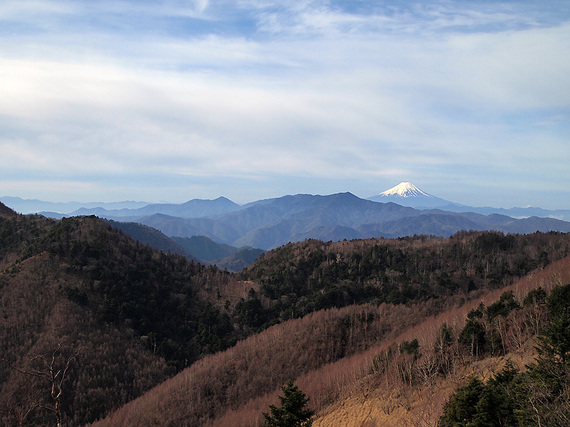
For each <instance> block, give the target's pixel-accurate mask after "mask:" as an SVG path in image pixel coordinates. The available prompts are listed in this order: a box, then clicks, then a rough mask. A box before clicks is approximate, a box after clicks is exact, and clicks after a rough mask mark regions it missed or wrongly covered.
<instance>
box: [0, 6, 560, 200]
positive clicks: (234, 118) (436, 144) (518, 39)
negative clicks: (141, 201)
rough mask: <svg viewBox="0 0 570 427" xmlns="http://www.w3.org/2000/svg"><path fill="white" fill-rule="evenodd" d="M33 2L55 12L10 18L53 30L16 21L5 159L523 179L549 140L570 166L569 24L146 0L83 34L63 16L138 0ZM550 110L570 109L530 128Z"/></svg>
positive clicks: (4, 114) (555, 157)
mask: <svg viewBox="0 0 570 427" xmlns="http://www.w3.org/2000/svg"><path fill="white" fill-rule="evenodd" d="M18 4H19V3H18ZM31 5H32V4H31V3H29V4H28V6H31ZM35 5H36V6H37V9H36V12H35V13H36V15H41V14H43V18H46V19H45V20H44V23H42V24H41V25H40V23H39V20H38V18H37V17H35V16H31V17H26V16H24V15H25V14H24V13H23V9H22V8H21V7H20V6H18V5H17V4H16V2H9V3H5V4H3V5H2V6H0V15H1V16H3V18H4V20H8V21H10V20H13V21H18V20H26V19H28V20H29V22H31V23H36V22H37V23H38V25H40V26H43V28H47V29H49V30H48V31H47V32H46V33H45V34H42V35H41V37H39V36H38V34H33V33H30V34H26V33H25V32H24V33H23V34H16V35H10V34H7V33H0V51H1V52H3V54H0V121H1V123H2V124H3V126H2V128H3V131H0V149H2V153H3V159H2V160H1V161H0V163H2V165H3V166H5V167H10V168H11V169H9V170H10V171H12V172H10V173H13V171H15V170H17V169H19V170H26V166H18V167H16V166H14V165H28V166H27V167H28V168H29V170H33V171H34V173H41V171H45V173H46V174H49V175H52V174H54V173H57V172H58V171H59V173H62V174H67V175H68V176H78V175H80V174H81V173H82V172H84V173H88V174H93V175H95V174H102V175H103V176H105V175H107V176H115V175H117V174H120V175H129V174H132V175H133V176H134V175H135V174H136V175H137V176H140V171H148V172H149V173H153V174H161V175H163V176H169V174H171V176H173V177H176V176H186V177H207V176H232V177H236V176H242V177H249V178H251V177H252V176H260V175H261V176H271V175H273V174H275V175H276V176H289V177H292V176H297V177H311V178H312V179H321V178H322V179H328V180H337V181H338V180H340V179H351V178H354V177H361V178H362V180H364V181H366V180H369V181H368V182H370V180H372V179H375V178H381V177H385V178H386V179H388V178H392V177H395V176H397V175H402V176H401V178H402V179H406V178H407V177H406V176H403V175H405V174H415V175H414V176H422V174H424V176H430V174H432V176H433V174H434V172H433V171H435V170H439V171H441V173H445V174H447V177H448V178H447V179H450V178H449V177H458V175H459V174H460V173H462V172H465V171H467V170H469V166H473V167H474V170H476V169H477V168H479V172H478V173H479V174H481V170H485V171H492V172H493V174H494V175H493V176H503V177H504V176H505V175H507V174H508V175H510V176H511V178H510V179H517V176H518V175H517V174H520V173H521V172H520V171H519V170H518V169H521V168H524V167H528V166H529V164H531V163H532V160H531V159H532V157H533V156H535V155H539V158H540V159H541V161H544V162H551V163H552V165H551V166H550V167H548V169H549V170H551V171H558V170H559V169H560V165H561V162H562V161H563V159H564V158H568V155H569V154H570V153H568V148H566V145H561V144H559V142H558V139H557V135H555V134H552V133H551V132H554V131H552V130H550V129H551V128H553V127H557V128H558V129H559V128H560V127H561V126H564V125H565V120H564V119H560V117H562V118H567V117H568V114H569V111H568V110H569V107H570V106H569V101H568V100H569V99H570V83H569V81H568V78H567V76H568V75H570V60H569V59H568V56H567V55H565V54H563V53H565V52H568V51H570V42H569V40H570V24H569V23H561V24H557V25H548V26H547V25H537V24H535V23H534V21H533V19H532V16H524V15H523V16H522V17H521V16H519V15H517V14H516V13H515V14H507V13H506V12H505V10H499V11H498V12H483V11H482V10H481V9H479V10H477V8H476V7H474V8H472V9H469V10H458V9H450V8H449V7H451V6H449V4H446V5H447V6H446V7H445V8H444V7H442V6H440V7H438V8H434V7H427V8H426V7H417V8H409V9H407V10H400V11H396V12H395V13H391V14H388V13H384V11H375V10H373V11H372V12H371V13H369V14H368V15H365V14H363V13H352V12H348V11H346V10H345V9H343V8H342V7H341V6H339V5H337V6H336V7H328V6H327V3H326V2H312V1H307V2H295V3H284V2H278V1H275V2H252V1H248V2H240V3H239V6H240V7H241V8H242V9H240V10H236V9H231V3H223V2H222V3H220V2H210V3H209V2H207V1H168V2H162V3H160V4H159V6H156V7H157V9H156V13H157V16H158V17H163V18H164V19H167V20H168V19H170V18H172V17H176V18H177V19H178V18H184V17H187V18H188V17H191V18H192V19H193V20H195V19H199V20H204V21H202V23H204V22H206V21H207V22H217V23H220V22H222V23H224V25H229V24H228V23H231V19H237V18H236V17H237V16H240V14H243V13H245V12H244V11H245V9H246V7H247V8H249V9H248V13H249V15H248V17H249V18H251V17H255V18H257V19H260V21H258V22H257V25H258V26H257V31H256V29H255V28H252V27H248V29H247V30H244V31H241V32H240V29H239V28H237V29H233V30H232V31H228V32H224V31H213V32H208V31H205V32H204V31H202V32H200V31H197V32H195V31H194V30H192V31H190V32H189V33H187V34H186V33H184V32H178V33H177V32H176V31H171V30H170V29H169V30H164V28H166V27H165V26H164V25H165V24H164V23H163V24H162V25H163V27H162V28H163V29H162V30H159V31H157V30H156V29H154V28H151V27H152V25H150V22H151V21H148V20H147V19H148V18H149V16H150V14H151V12H152V11H155V10H154V9H151V6H149V4H148V3H147V4H145V5H142V6H137V8H138V10H137V13H135V15H136V19H137V20H140V23H139V24H136V28H137V30H139V31H140V36H138V37H132V34H131V33H128V35H125V32H124V29H123V28H121V27H120V26H118V27H117V28H115V27H114V26H113V25H109V26H101V25H100V22H99V23H97V24H90V26H89V28H87V29H86V31H84V32H82V33H81V34H82V38H79V37H78V36H77V34H78V29H77V28H71V29H69V30H67V29H66V28H65V26H61V22H60V17H61V16H62V15H68V14H77V15H79V16H80V18H81V19H79V21H83V20H84V18H85V17H86V16H88V14H89V13H93V11H94V10H95V9H94V8H96V9H97V10H102V11H104V12H105V13H107V14H108V15H109V16H111V15H113V16H114V19H117V20H119V22H122V21H121V20H122V19H124V17H122V15H125V17H126V16H127V12H128V8H129V6H131V7H132V6H133V5H132V3H129V2H115V3H113V5H112V4H111V3H100V4H99V3H98V4H97V5H92V6H90V7H91V9H89V8H88V12H85V11H83V10H80V9H81V8H80V7H79V6H76V7H75V8H74V9H70V6H69V3H67V2H66V3H61V2H47V1H46V2H36V3H35ZM66 5H67V6H66ZM224 5H225V7H227V8H229V9H230V11H228V10H225V11H222V10H221V9H223V7H224ZM64 6H66V7H64ZM18 7H20V10H18ZM232 11H233V12H232ZM381 12H382V13H381ZM32 15H33V14H32ZM66 19H67V20H71V21H72V19H70V18H69V17H67V18H66ZM113 22H114V21H113ZM239 22H241V18H240V21H239ZM248 22H249V21H248ZM191 23H192V24H195V23H196V22H195V21H191ZM129 25H131V24H129ZM133 25H134V24H133ZM186 25H190V24H189V23H186ZM204 25H206V24H204ZM236 25H237V26H238V27H239V25H244V26H246V25H250V23H244V24H239V23H238V24H236ZM501 25H504V27H505V28H506V30H502V31H499V30H498V29H497V27H500V26H501ZM486 26H492V27H493V30H492V31H483V30H482V29H481V28H485V27H486ZM465 30H468V31H465ZM129 31H130V30H129ZM251 32H253V33H251ZM535 110H540V111H545V112H548V114H546V113H542V114H541V115H540V119H536V120H531V121H529V123H523V124H522V125H521V126H523V128H524V129H523V130H522V131H524V132H526V133H527V134H528V135H527V137H526V139H525V141H524V143H522V144H518V143H517V141H521V139H520V138H519V137H518V135H517V134H516V132H515V133H513V129H512V128H513V124H512V120H513V117H515V116H517V115H519V114H533V113H532V112H533V111H535ZM533 117H534V116H533ZM545 117H546V118H548V117H558V118H559V119H557V120H556V121H555V122H554V124H553V125H551V126H548V127H547V126H540V128H541V129H542V131H541V132H540V133H538V131H536V129H535V130H532V131H530V130H529V129H527V127H528V126H530V125H532V123H546V122H547V120H546V119H545ZM548 122H549V123H553V122H552V120H549V121H548ZM566 123H567V121H566ZM535 127H537V126H535ZM518 132H521V130H520V129H519V130H518ZM517 144H518V145H517ZM532 144H541V145H542V146H547V147H549V148H550V150H542V151H541V152H540V153H537V152H536V150H534V149H531V148H530V146H531V145H532ZM513 150H516V151H517V155H516V156H512V155H511V153H512V151H513ZM509 155H511V158H516V159H517V160H520V161H521V162H522V163H521V164H522V165H523V166H520V165H517V164H516V162H511V161H508V158H509ZM501 168H502V169H504V170H505V172H504V173H503V175H501V172H500V171H499V170H500V169H501ZM5 171H8V169H5ZM62 171H65V172H62ZM6 173H8V172H5V174H6ZM538 175H540V174H538ZM538 175H537V179H538ZM0 176H2V175H0ZM4 176H5V175H4ZM542 176H543V177H544V178H541V179H546V178H548V179H552V178H553V175H552V174H550V173H547V172H544V174H543V175H542ZM371 177H375V178H371ZM489 177H490V178H489V179H492V177H491V175H489ZM249 178H248V179H249ZM173 179H175V178H173ZM443 181H445V180H444V179H442V182H443ZM390 183H391V181H390ZM374 191H376V188H375V189H374ZM374 191H372V193H373V192H374ZM211 196H212V197H214V196H217V194H212V195H211Z"/></svg>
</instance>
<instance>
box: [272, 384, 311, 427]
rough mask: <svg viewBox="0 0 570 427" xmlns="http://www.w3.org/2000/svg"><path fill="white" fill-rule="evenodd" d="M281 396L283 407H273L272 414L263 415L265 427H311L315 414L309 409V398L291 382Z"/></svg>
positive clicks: (284, 388) (283, 389)
mask: <svg viewBox="0 0 570 427" xmlns="http://www.w3.org/2000/svg"><path fill="white" fill-rule="evenodd" d="M281 390H282V391H283V396H279V400H280V401H281V407H277V406H275V405H271V406H270V407H269V409H270V410H271V414H267V413H263V416H264V418H265V424H264V426H265V427H310V426H312V425H313V421H312V417H313V415H314V412H313V411H312V410H311V409H309V408H308V407H307V403H308V402H309V398H308V397H307V396H306V395H305V393H303V391H302V390H301V389H299V387H298V386H297V385H295V384H294V383H293V381H291V380H289V381H288V382H287V384H285V385H284V386H283V387H282V388H281Z"/></svg>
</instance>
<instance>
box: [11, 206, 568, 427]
mask: <svg viewBox="0 0 570 427" xmlns="http://www.w3.org/2000/svg"><path fill="white" fill-rule="evenodd" d="M0 207H1V208H2V209H1V214H0V295H1V299H0V303H1V307H2V315H3V322H2V323H0V340H1V343H2V346H3V353H2V356H1V357H2V364H1V365H0V387H1V389H2V392H1V393H0V416H1V417H2V423H3V424H7V425H42V424H49V423H55V422H56V419H58V418H60V419H61V420H62V422H63V423H67V424H73V425H81V424H85V423H88V422H92V421H94V420H96V419H99V418H102V417H104V416H105V415H106V414H108V413H109V412H110V411H112V410H113V409H116V408H117V407H119V406H121V405H122V404H123V403H125V402H127V401H130V400H132V399H134V398H136V397H137V396H140V395H141V394H142V393H144V392H145V391H147V390H149V389H150V388H151V387H153V386H156V385H158V384H161V383H162V382H163V380H165V379H166V378H167V377H170V376H172V375H174V374H176V373H177V372H179V371H181V370H182V369H184V368H185V367H189V368H188V369H202V368H200V367H208V366H217V368H216V369H217V371H211V370H208V369H210V368H207V369H206V370H203V371H199V372H201V373H200V374H199V375H198V374H196V375H197V376H196V375H195V374H194V373H193V372H195V371H192V370H190V371H184V372H189V373H190V375H191V377H192V376H193V377H192V378H194V377H196V378H197V377H201V378H202V377H203V378H206V379H207V383H205V384H202V383H201V384H199V385H196V386H195V385H193V383H192V381H193V380H192V381H190V380H188V379H186V380H185V381H186V382H185V383H177V382H176V381H174V382H173V380H171V381H169V382H166V383H164V384H163V385H162V386H161V387H162V388H159V389H156V390H163V391H164V393H166V395H169V396H171V397H172V399H173V401H174V402H178V403H176V405H178V404H179V403H182V402H186V403H185V404H184V405H182V406H181V407H177V409H176V410H174V409H173V410H172V411H165V410H164V408H165V407H162V409H157V408H155V409H150V408H153V406H152V405H149V406H148V408H149V410H151V412H152V414H147V413H145V412H144V411H142V412H140V413H141V416H142V417H143V418H144V417H147V416H151V417H154V418H153V419H156V420H157V423H158V424H168V422H167V420H166V419H165V418H164V417H166V416H172V417H173V418H172V423H174V424H179V421H180V422H182V424H184V423H188V424H189V425H199V424H202V422H210V421H212V420H214V419H215V418H216V417H217V416H219V415H221V414H223V413H225V412H226V411H227V410H228V408H230V407H232V408H234V409H236V408H238V407H239V406H240V405H241V404H244V405H247V404H248V402H249V401H250V400H251V399H254V398H258V397H262V396H263V395H265V394H266V393H269V394H271V393H273V391H274V390H277V389H278V388H279V387H280V386H281V384H282V383H283V382H285V380H286V379H288V378H296V377H298V376H300V375H311V372H313V371H314V370H315V369H316V370H318V369H321V368H323V367H325V366H326V365H327V364H329V363H336V362H338V363H341V362H342V361H344V360H347V359H346V358H347V357H351V356H355V357H356V355H358V354H360V352H363V351H367V349H370V348H372V347H374V346H376V345H381V344H382V343H383V342H384V341H385V340H386V339H395V338H396V334H398V333H400V332H404V331H405V330H406V328H408V327H411V326H412V325H415V324H419V323H421V322H422V320H423V319H424V318H425V316H426V315H428V314H435V313H438V312H441V311H442V310H444V309H447V308H448V307H452V306H453V305H454V304H455V303H456V302H459V301H461V299H464V300H465V301H467V302H469V300H470V299H472V298H473V297H474V296H478V295H481V293H482V292H486V289H494V288H501V287H504V286H506V285H510V284H511V283H513V282H514V281H516V280H517V278H518V277H521V276H523V275H525V274H527V273H528V272H532V271H537V270H540V269H544V268H551V267H550V264H552V263H556V262H557V260H559V259H561V258H562V257H564V256H566V255H567V254H568V252H569V244H570V243H569V239H568V236H567V235H563V234H559V233H546V234H544V233H535V234H532V235H528V236H518V235H513V236H505V235H503V234H501V233H464V234H459V235H456V236H453V237H452V238H447V239H440V238H425V237H423V238H421V237H418V238H409V239H399V240H389V239H381V240H376V239H372V240H360V241H352V242H348V241H347V242H337V243H323V242H318V241H308V242H304V243H298V244H290V245H287V246H285V247H283V248H279V249H276V250H274V251H272V252H269V253H268V254H266V255H264V256H263V257H261V258H260V259H259V260H258V261H256V263H255V265H254V266H253V267H252V268H251V269H250V270H248V271H247V272H244V273H243V275H241V276H237V275H234V274H230V273H227V272H223V271H219V270H218V269H216V268H214V267H205V266H203V265H201V264H198V263H196V262H193V261H188V260H187V259H186V258H185V257H184V256H181V255H177V254H165V253H162V252H159V251H157V250H154V249H153V248H151V247H150V246H146V245H141V244H140V243H138V242H136V241H134V240H132V239H131V238H130V237H128V235H126V234H125V233H124V232H121V231H119V230H117V229H115V228H113V227H112V226H111V225H110V224H109V223H108V222H106V221H103V220H100V219H98V218H95V217H77V218H68V219H63V220H52V219H47V218H44V217H40V216H22V215H17V214H15V213H14V212H13V211H11V210H9V209H5V207H3V206H1V205H0ZM560 277H562V276H560ZM363 303H367V304H368V305H365V306H363V305H362V304H363ZM402 303H406V304H405V305H404V304H402ZM355 304H356V305H355ZM359 304H360V305H359ZM307 316H308V317H307ZM291 318H296V320H293V321H291V320H288V319H291ZM324 319H328V320H326V321H325V320H324ZM402 319H406V320H405V322H403V323H402ZM286 321H287V322H290V323H287V324H285V323H283V322H286ZM291 322H292V323H291ZM398 322H399V323H398ZM272 325H273V326H272ZM293 325H296V326H293ZM265 330H267V331H266V332H263V331H265ZM259 332H262V334H261V335H258V336H257V335H255V334H256V333H259ZM290 332H291V333H293V332H295V333H294V334H293V335H289V334H290ZM247 337H250V338H249V339H248V340H245V339H246V338H247ZM242 340H245V341H242ZM236 343H238V344H237V345H236ZM248 343H249V344H248ZM251 343H253V344H251ZM256 343H257V344H256ZM263 343H265V344H263ZM278 343H280V344H279V345H286V346H287V348H288V351H287V352H286V351H284V350H283V351H281V350H280V347H279V345H277V344H278ZM312 346H316V347H317V348H318V350H315V351H316V352H309V351H307V350H306V349H308V348H311V347H312ZM226 348H229V350H227V351H228V353H219V355H218V356H207V355H208V354H211V353H215V352H220V351H223V350H224V349H226ZM282 354H288V356H289V357H288V359H289V360H288V362H287V363H288V365H287V367H285V365H284V363H285V362H284V361H283V360H282V359H280V357H282V356H281V355H282ZM224 355H225V356H224ZM254 355H257V356H256V357H261V359H255V361H252V359H250V357H253V356H254ZM204 357H205V358H204ZM217 358H222V359H217ZM209 360H214V361H219V360H224V361H228V362H227V363H226V362H224V363H222V364H220V363H218V362H215V363H214V365H209V362H208V361H209ZM259 361H260V362H259ZM258 362H259V363H258ZM244 370H245V372H249V374H246V373H244ZM57 372H59V374H58V375H57V376H55V377H52V376H51V373H57ZM256 372H257V373H258V374H260V375H261V374H262V377H263V379H260V378H257V377H256V379H253V380H251V381H250V377H249V376H248V375H250V374H254V373H256ZM286 377H287V378H286ZM176 378H178V377H176ZM188 381H190V382H188ZM229 383H232V384H235V385H236V386H238V385H239V388H235V389H231V390H230V389H228V388H227V387H228V384H229ZM169 384H178V385H177V386H176V387H177V388H176V390H177V392H176V393H179V395H176V394H175V395H170V393H171V392H172V389H171V388H170V385H169ZM184 384H189V386H188V387H189V389H191V390H192V391H191V393H194V394H193V395H192V396H194V397H191V398H190V400H186V399H182V400H181V399H180V398H179V396H183V395H185V393H187V392H188V388H186V386H185V385H184ZM54 387H55V388H54ZM59 388H60V389H61V393H55V395H54V396H55V398H54V397H52V395H51V390H52V389H54V390H56V391H57V390H58V389H59ZM246 388H247V390H248V391H247V393H246V392H245V391H244V392H242V391H241V390H242V389H243V390H246ZM184 390H186V391H184ZM232 390H233V391H232ZM160 393H163V392H162V391H160ZM177 396H178V397H177ZM165 399H166V400H165V401H164V402H166V401H168V402H170V400H169V399H170V397H168V398H165ZM189 401H191V402H193V403H192V405H189V404H188V402H189ZM137 405H138V404H137ZM173 405H174V403H173ZM168 414H170V415H168ZM257 415H259V414H257ZM117 416H119V415H117ZM121 416H122V415H121ZM129 417H130V415H129V416H126V418H125V419H126V420H127V419H128V420H130V421H128V422H127V424H129V425H140V424H138V421H137V422H135V421H132V420H131V419H130V418H129ZM161 417H162V419H161ZM142 423H143V424H144V423H145V422H144V420H143V422H142ZM238 424H239V423H238ZM115 425H116V424H115ZM230 425H231V424H230ZM233 425H236V424H235V423H234V424H233Z"/></svg>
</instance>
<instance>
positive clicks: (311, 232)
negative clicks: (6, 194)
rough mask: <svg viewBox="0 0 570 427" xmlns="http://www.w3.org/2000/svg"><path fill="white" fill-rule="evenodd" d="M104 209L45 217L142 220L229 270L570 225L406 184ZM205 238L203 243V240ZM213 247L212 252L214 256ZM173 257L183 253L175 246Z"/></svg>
mask: <svg viewBox="0 0 570 427" xmlns="http://www.w3.org/2000/svg"><path fill="white" fill-rule="evenodd" d="M3 199H8V198H3ZM8 200H9V201H10V202H12V203H14V205H16V206H22V208H24V207H26V205H25V204H24V203H22V202H23V201H21V200H20V201H19V202H18V200H16V199H14V198H9V199H8ZM125 203H126V202H125ZM102 205H103V206H105V207H97V208H94V207H85V208H81V209H77V210H74V211H72V212H66V213H64V214H62V213H58V214H54V213H46V215H48V216H49V215H52V216H54V217H57V218H61V217H62V216H74V215H97V216H99V217H101V218H106V219H109V220H114V221H120V222H122V223H128V222H131V223H132V222H136V223H141V224H144V225H147V226H150V227H152V228H155V229H158V230H160V231H161V232H162V233H163V234H165V235H166V236H168V237H173V238H176V239H177V241H176V242H175V243H172V245H177V246H183V247H184V249H185V250H186V251H190V255H191V256H193V257H195V258H197V259H200V260H201V261H203V262H208V263H213V264H217V265H218V266H224V267H225V266H232V268H233V269H234V270H237V268H238V267H240V266H243V265H247V264H248V259H251V257H252V255H253V254H254V253H255V252H252V251H251V248H257V249H262V250H267V249H272V248H275V247H278V246H281V245H284V244H286V243H288V242H298V241H304V240H306V239H311V238H312V239H319V240H324V241H329V240H330V241H340V240H344V239H347V240H351V239H356V238H360V239H362V238H372V237H386V238H395V237H403V236H412V235H415V234H418V235H419V234H430V235H434V236H441V237H449V236H451V235H453V234H455V233H457V232H458V231H461V230H468V231H469V230H476V231H483V230H495V231H501V232H504V233H533V232H535V231H543V232H546V231H560V232H570V222H567V221H563V220H564V219H566V220H570V211H547V210H544V209H539V208H520V209H519V208H513V209H493V208H471V207H469V206H461V205H459V204H456V203H452V202H449V201H447V200H443V199H441V198H438V197H436V196H433V195H431V194H429V193H427V192H425V191H423V190H421V189H420V188H418V187H416V186H414V185H413V184H411V183H409V182H404V183H401V184H399V185H397V186H396V187H394V188H392V189H389V190H387V191H384V192H382V193H380V194H379V195H377V196H374V197H372V198H370V199H368V200H365V199H362V198H359V197H357V196H355V195H353V194H351V193H338V194H331V195H326V196H319V195H309V194H297V195H288V196H283V197H279V198H273V199H266V200H258V201H255V202H252V203H248V204H246V205H241V206H240V205H238V204H236V203H234V202H232V201H230V200H228V199H226V198H224V197H219V198H217V199H214V200H200V199H193V200H190V201H188V202H186V203H182V204H148V205H146V206H143V207H137V208H121V209H109V205H107V204H102ZM50 206H52V205H47V207H50ZM131 228H132V227H131ZM204 237H207V238H208V239H209V240H208V241H204ZM192 238H199V239H201V240H202V241H201V244H200V245H198V244H197V243H198V242H197V241H193V242H191V241H188V240H186V241H184V242H181V241H180V239H192ZM215 245H218V247H217V248H215V250H214V251H213V250H212V247H213V246H215ZM228 247H229V248H230V249H231V250H232V254H231V255H226V256H232V259H231V260H223V259H222V258H217V259H212V258H211V255H212V254H213V253H215V252H222V253H223V252H224V251H225V250H226V249H228ZM239 251H242V252H241V253H238V252H239ZM177 252H178V253H181V252H180V249H177ZM226 253H227V252H226ZM257 253H259V251H257ZM240 257H241V263H240V261H239V259H240Z"/></svg>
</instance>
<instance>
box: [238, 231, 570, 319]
mask: <svg viewBox="0 0 570 427" xmlns="http://www.w3.org/2000/svg"><path fill="white" fill-rule="evenodd" d="M568 254H570V240H569V238H568V235H567V234H562V233H534V234H530V235H504V234H502V233H496V232H472V233H465V232H463V233H458V234H456V235H454V236H452V237H451V238H448V239H443V238H433V237H426V236H417V237H409V238H400V239H367V240H354V241H343V242H328V243H323V242H321V241H317V240H309V241H306V242H303V243H293V244H288V245H285V246H282V247H280V248H277V249H275V250H272V251H270V252H267V253H265V254H264V255H262V256H261V257H259V258H258V259H257V260H256V262H255V263H254V264H253V265H252V266H250V267H249V268H248V269H247V270H246V271H244V272H242V273H241V275H240V277H241V278H242V279H244V280H252V281H255V282H257V283H259V285H260V289H261V292H260V293H261V295H262V296H263V298H262V299H264V300H266V301H267V306H268V308H267V309H264V310H263V311H260V312H259V313H256V315H257V317H256V319H257V321H256V322H257V324H258V325H261V324H262V323H263V322H264V321H268V322H273V321H275V320H283V319H287V318H291V317H299V316H302V315H305V314H307V313H309V312H312V311H315V310H320V309H324V308H329V307H344V306H348V305H351V304H361V303H373V304H380V303H383V302H387V303H394V304H404V303H411V302H417V301H425V300H428V299H440V300H442V301H445V298H446V297H449V296H452V295H463V296H466V295H468V294H469V293H470V292H472V291H475V290H482V289H497V288H500V287H503V286H507V285H510V284H512V283H513V282H514V281H515V280H517V279H519V278H520V277H523V276H524V275H526V274H528V273H529V272H531V271H533V270H534V269H537V268H544V267H545V266H547V265H548V264H549V263H550V262H552V261H555V260H559V259H561V258H563V257H565V256H566V255H568ZM247 303H248V304H250V305H251V306H252V307H253V306H254V305H257V306H259V304H257V301H256V299H255V298H250V300H248V301H247ZM253 321H254V319H252V322H253Z"/></svg>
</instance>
